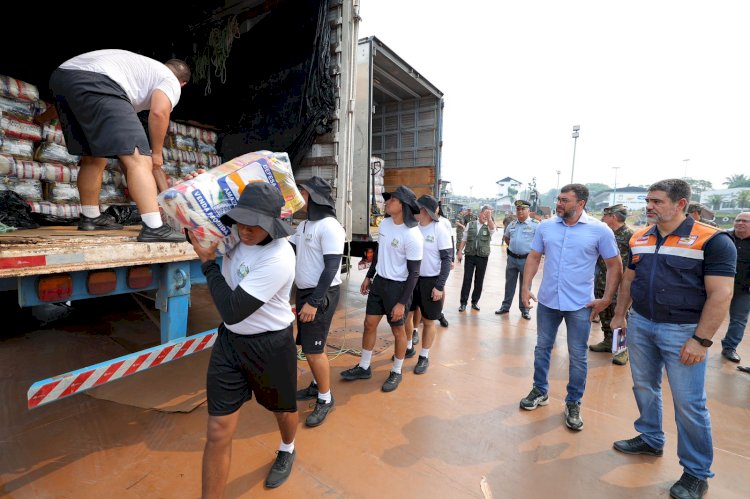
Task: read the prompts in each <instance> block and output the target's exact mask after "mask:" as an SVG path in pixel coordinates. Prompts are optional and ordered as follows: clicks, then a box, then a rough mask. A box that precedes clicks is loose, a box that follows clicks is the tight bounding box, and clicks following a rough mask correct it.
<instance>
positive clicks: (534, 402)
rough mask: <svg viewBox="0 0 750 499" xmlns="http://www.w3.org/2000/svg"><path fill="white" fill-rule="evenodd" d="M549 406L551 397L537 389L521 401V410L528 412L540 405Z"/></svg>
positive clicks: (532, 390) (533, 389) (534, 388)
mask: <svg viewBox="0 0 750 499" xmlns="http://www.w3.org/2000/svg"><path fill="white" fill-rule="evenodd" d="M547 404H549V395H547V394H546V393H542V391H541V390H540V389H539V388H537V387H533V388H532V389H531V391H530V392H529V394H528V395H526V398H523V399H521V409H526V410H527V411H533V410H534V409H536V408H537V407H539V406H540V405H547Z"/></svg>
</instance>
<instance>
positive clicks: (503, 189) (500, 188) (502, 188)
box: [495, 177, 523, 198]
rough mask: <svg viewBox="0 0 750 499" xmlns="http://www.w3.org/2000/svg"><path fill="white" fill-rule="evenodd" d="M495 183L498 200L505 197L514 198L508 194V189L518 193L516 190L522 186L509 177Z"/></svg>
mask: <svg viewBox="0 0 750 499" xmlns="http://www.w3.org/2000/svg"><path fill="white" fill-rule="evenodd" d="M495 183H496V184H497V197H499V198H504V197H506V196H510V197H511V198H515V195H514V194H511V193H510V192H509V191H510V189H515V190H516V192H518V188H519V187H521V185H523V182H521V181H519V180H516V179H514V178H510V177H505V178H504V179H502V180H498V181H497V182H495Z"/></svg>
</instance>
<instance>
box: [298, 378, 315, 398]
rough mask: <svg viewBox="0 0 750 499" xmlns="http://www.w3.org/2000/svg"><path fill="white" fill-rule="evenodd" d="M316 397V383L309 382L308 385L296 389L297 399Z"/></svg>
mask: <svg viewBox="0 0 750 499" xmlns="http://www.w3.org/2000/svg"><path fill="white" fill-rule="evenodd" d="M315 398H318V385H316V384H315V383H313V382H312V381H311V382H310V386H308V387H307V388H303V389H302V390H297V400H312V399H315Z"/></svg>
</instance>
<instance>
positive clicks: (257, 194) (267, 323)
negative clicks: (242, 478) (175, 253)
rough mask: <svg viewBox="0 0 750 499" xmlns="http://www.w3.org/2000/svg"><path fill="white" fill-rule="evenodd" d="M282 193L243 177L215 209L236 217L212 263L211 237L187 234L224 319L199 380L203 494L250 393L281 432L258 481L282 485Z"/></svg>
mask: <svg viewBox="0 0 750 499" xmlns="http://www.w3.org/2000/svg"><path fill="white" fill-rule="evenodd" d="M283 206H284V198H283V197H282V196H281V193H280V192H279V190H278V189H277V188H276V187H274V186H272V185H271V184H268V183H266V182H254V183H250V184H248V185H247V186H246V187H245V189H244V190H243V192H242V195H241V196H240V199H239V202H238V204H237V206H235V207H234V208H232V209H231V210H230V211H229V212H228V213H227V214H226V215H224V216H223V217H221V222H222V223H224V224H225V225H235V224H236V225H237V234H238V236H239V239H240V243H239V244H238V245H237V246H235V247H234V248H233V249H232V250H231V251H230V252H229V253H228V254H226V255H224V259H223V263H222V265H221V267H220V266H219V265H218V264H217V263H216V260H215V259H216V248H217V247H218V242H216V243H214V244H212V245H211V246H209V247H208V248H204V247H202V246H201V245H200V243H199V242H198V240H197V239H195V238H194V237H193V235H192V233H191V234H190V241H191V243H192V244H193V248H194V249H195V252H196V253H197V254H198V257H199V258H200V260H201V262H202V265H201V268H202V270H203V273H204V274H205V276H206V282H207V284H208V289H209V291H210V292H211V297H212V298H213V300H214V303H215V305H216V308H217V309H218V311H219V314H220V315H221V318H222V320H223V322H222V324H221V325H220V326H219V334H218V336H217V338H216V343H215V344H214V347H213V351H212V352H211V360H210V362H209V365H208V374H207V380H206V386H207V398H208V430H207V439H206V446H205V449H204V451H203V497H222V496H223V494H224V488H225V486H226V481H227V476H228V474H229V466H230V461H231V452H232V436H233V435H234V432H235V430H236V428H237V424H238V422H239V417H240V407H241V406H242V404H244V403H245V402H246V401H248V400H250V398H252V396H253V395H255V398H256V400H257V401H258V403H259V404H260V405H262V406H263V407H265V408H266V409H268V410H269V411H272V412H273V413H274V415H275V416H276V421H277V423H278V426H279V432H280V433H281V444H280V446H279V450H278V453H277V455H276V460H275V462H274V464H273V465H272V467H271V470H270V472H269V473H268V477H267V478H266V482H265V485H266V487H268V488H274V487H278V486H279V485H281V484H282V483H283V482H284V481H285V480H286V479H287V478H288V477H289V474H290V473H291V471H292V464H293V463H294V459H295V457H296V453H295V450H294V436H295V434H296V431H297V422H298V415H297V401H296V397H295V391H296V389H297V387H296V385H297V348H296V347H295V345H294V333H293V330H292V321H293V320H294V314H293V313H292V310H291V307H290V306H289V294H290V292H291V289H292V283H293V282H294V250H293V249H292V246H291V245H290V244H289V242H288V240H287V237H288V236H290V235H291V233H292V230H291V227H290V226H289V225H288V224H286V223H285V222H284V221H283V220H281V218H280V216H281V208H282V207H283Z"/></svg>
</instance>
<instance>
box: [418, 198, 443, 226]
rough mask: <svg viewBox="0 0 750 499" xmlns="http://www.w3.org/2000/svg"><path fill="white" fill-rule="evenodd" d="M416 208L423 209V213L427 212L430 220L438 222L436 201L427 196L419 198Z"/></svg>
mask: <svg viewBox="0 0 750 499" xmlns="http://www.w3.org/2000/svg"><path fill="white" fill-rule="evenodd" d="M417 206H419V207H420V208H424V209H425V211H427V214H428V215H430V218H431V219H433V220H434V221H436V222H437V221H439V220H440V215H438V214H437V208H438V201H437V199H435V198H434V197H432V196H430V195H429V194H425V195H423V196H420V197H419V199H417Z"/></svg>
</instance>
